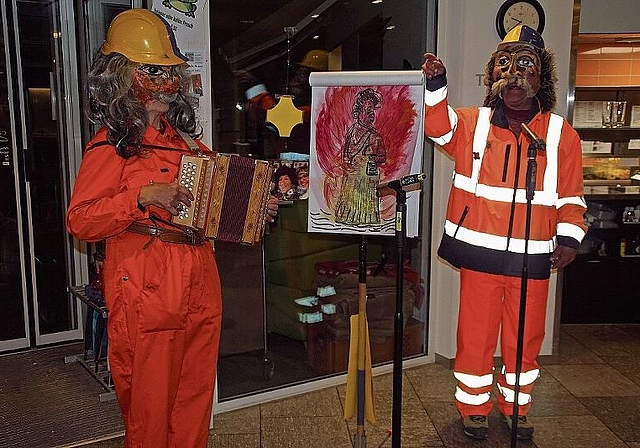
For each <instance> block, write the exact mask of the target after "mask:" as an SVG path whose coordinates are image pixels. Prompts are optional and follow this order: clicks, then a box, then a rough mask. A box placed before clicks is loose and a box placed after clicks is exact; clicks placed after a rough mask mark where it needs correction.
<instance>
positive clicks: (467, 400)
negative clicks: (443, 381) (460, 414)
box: [455, 387, 491, 406]
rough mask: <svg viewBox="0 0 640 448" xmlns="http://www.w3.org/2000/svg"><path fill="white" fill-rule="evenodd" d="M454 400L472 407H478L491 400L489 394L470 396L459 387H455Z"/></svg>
mask: <svg viewBox="0 0 640 448" xmlns="http://www.w3.org/2000/svg"><path fill="white" fill-rule="evenodd" d="M455 397H456V400H458V401H459V402H460V403H464V404H470V405H472V406H480V405H481V404H485V403H486V402H487V401H489V400H490V399H491V392H485V393H483V394H479V395H471V394H469V393H467V392H465V391H463V390H462V389H460V388H459V387H456V393H455Z"/></svg>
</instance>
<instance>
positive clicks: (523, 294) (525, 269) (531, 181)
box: [507, 123, 546, 448]
mask: <svg viewBox="0 0 640 448" xmlns="http://www.w3.org/2000/svg"><path fill="white" fill-rule="evenodd" d="M522 130H523V131H524V132H525V133H526V134H527V136H528V137H529V139H530V143H529V148H528V150H527V175H526V176H527V177H526V198H527V209H526V221H525V229H524V254H523V258H522V275H521V282H520V309H519V313H518V339H517V342H516V368H515V374H516V381H515V385H514V387H513V393H514V398H513V412H512V417H511V447H512V448H515V446H516V443H517V437H518V436H517V435H518V411H519V405H518V398H519V395H520V374H521V373H522V351H523V345H524V324H525V312H526V308H527V284H528V281H529V238H530V236H531V202H532V201H533V196H534V193H535V189H536V173H537V171H538V166H537V162H536V154H537V152H538V151H539V150H540V151H544V150H545V149H546V145H545V142H544V140H542V139H541V138H540V137H538V136H537V135H536V134H534V133H533V132H532V131H531V129H529V128H528V127H527V125H526V124H524V123H522ZM507 418H509V417H507Z"/></svg>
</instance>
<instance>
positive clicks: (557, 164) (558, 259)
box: [422, 25, 586, 439]
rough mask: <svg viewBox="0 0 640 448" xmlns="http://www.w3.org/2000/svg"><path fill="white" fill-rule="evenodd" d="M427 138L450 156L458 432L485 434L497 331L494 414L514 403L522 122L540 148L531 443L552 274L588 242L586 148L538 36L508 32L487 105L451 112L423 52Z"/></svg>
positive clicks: (527, 362) (505, 414)
mask: <svg viewBox="0 0 640 448" xmlns="http://www.w3.org/2000/svg"><path fill="white" fill-rule="evenodd" d="M422 70H423V71H424V73H425V76H426V78H427V84H426V91H425V106H426V113H425V132H426V134H427V135H428V136H429V137H431V139H432V140H433V141H434V142H436V143H438V144H439V145H441V146H442V148H443V149H444V150H445V151H446V152H447V154H449V155H450V156H451V157H452V158H454V160H455V172H454V178H453V185H452V187H451V193H450V196H449V204H448V208H447V217H446V223H445V228H444V234H443V236H442V241H441V243H440V247H439V249H438V254H439V255H440V256H441V257H442V258H443V259H445V260H447V261H448V262H449V263H451V264H452V265H454V266H456V267H458V268H460V311H459V315H458V333H457V345H458V346H457V352H456V360H455V366H454V375H455V377H456V379H457V380H458V387H457V388H456V393H455V399H456V407H457V408H458V411H459V412H460V415H461V416H462V421H463V427H464V432H465V434H466V435H467V436H469V437H471V438H475V439H484V438H486V437H487V433H488V419H487V416H488V415H489V412H490V411H491V408H492V401H491V392H492V386H493V370H494V361H493V356H494V353H495V350H496V346H497V341H498V334H500V335H501V336H500V345H501V354H502V361H503V363H504V365H503V366H502V369H501V372H500V375H499V377H498V380H497V386H498V391H499V394H498V399H497V402H498V408H499V410H500V414H501V416H502V419H503V420H504V421H505V422H506V423H507V425H509V426H511V416H512V410H513V403H514V400H515V390H514V386H515V365H516V362H515V361H516V360H515V358H516V356H515V355H516V345H517V344H516V342H517V333H518V315H519V306H520V294H521V292H520V283H521V274H522V272H523V259H524V248H525V247H527V246H525V239H524V237H525V234H526V232H525V227H526V226H525V224H526V195H525V186H526V184H527V182H526V179H525V178H526V174H525V173H526V169H527V164H528V147H529V144H530V137H528V136H527V135H526V133H525V132H521V126H522V124H523V123H524V124H525V125H527V126H528V127H529V129H530V130H531V131H533V133H535V134H536V135H537V136H539V137H541V138H542V139H544V140H545V141H546V151H542V150H538V151H536V152H537V154H536V157H537V165H538V169H537V176H536V178H535V195H534V198H533V202H532V210H531V234H530V239H529V244H528V250H527V253H528V279H529V280H528V283H527V301H526V313H525V316H526V321H525V325H524V340H523V357H522V372H521V374H520V381H519V384H520V386H521V388H520V392H519V394H518V398H517V400H518V405H519V407H518V427H517V437H518V438H521V439H529V438H531V437H532V435H533V425H532V424H531V422H530V421H529V420H528V419H527V414H528V412H529V409H530V407H531V392H532V389H533V384H534V382H535V380H536V379H537V378H538V376H539V372H540V370H539V365H538V363H537V360H536V359H537V356H538V354H539V352H540V348H541V346H542V340H543V338H544V332H545V316H546V305H547V292H548V286H549V276H550V271H551V269H560V268H564V267H565V266H567V265H568V264H569V263H571V262H572V261H573V259H574V258H575V256H576V250H577V248H578V246H579V245H580V242H581V241H582V239H583V238H584V236H585V232H586V226H585V224H584V220H583V217H582V215H583V213H584V211H585V209H586V204H585V202H584V198H583V186H582V149H581V145H580V138H579V136H578V134H577V133H576V131H575V130H574V129H573V128H572V127H571V125H569V123H567V122H566V121H565V120H564V119H563V118H562V117H560V116H559V115H556V114H553V113H552V112H551V111H552V110H553V109H554V107H555V102H556V93H555V82H556V76H555V63H554V57H553V53H552V52H551V51H550V50H548V49H547V48H545V45H544V41H543V39H542V36H541V35H540V34H538V33H537V32H536V31H535V30H533V29H531V28H529V27H528V26H526V25H518V26H516V27H515V28H513V29H512V30H511V31H510V32H509V33H508V34H507V35H506V36H505V38H504V40H503V41H502V42H501V43H500V44H499V45H498V48H497V49H496V51H495V53H494V54H493V55H492V56H491V59H490V60H489V63H488V64H487V68H486V73H485V85H486V87H487V94H486V97H485V100H484V107H468V108H459V109H455V110H454V109H453V108H451V107H450V106H449V104H448V101H447V78H446V71H445V67H444V65H443V63H442V61H441V60H440V59H438V58H437V57H436V56H435V55H433V54H430V53H427V54H425V62H424V64H423V65H422Z"/></svg>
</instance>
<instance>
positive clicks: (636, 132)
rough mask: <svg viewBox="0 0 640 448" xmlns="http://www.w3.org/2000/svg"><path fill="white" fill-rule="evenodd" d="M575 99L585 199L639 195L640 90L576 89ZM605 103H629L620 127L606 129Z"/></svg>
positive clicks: (638, 88) (637, 88)
mask: <svg viewBox="0 0 640 448" xmlns="http://www.w3.org/2000/svg"><path fill="white" fill-rule="evenodd" d="M575 98H576V101H575V108H574V127H575V128H576V131H577V132H578V134H579V135H580V138H581V139H582V154H583V173H584V180H585V196H587V197H590V196H592V195H597V196H599V197H600V196H615V197H625V196H627V195H640V87H627V88H612V87H607V88H594V87H577V88H576V96H575ZM605 101H625V102H626V108H625V113H624V114H623V115H622V121H621V123H620V124H621V125H620V126H618V127H603V125H602V110H603V106H602V105H603V102H605Z"/></svg>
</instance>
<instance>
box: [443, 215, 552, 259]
mask: <svg viewBox="0 0 640 448" xmlns="http://www.w3.org/2000/svg"><path fill="white" fill-rule="evenodd" d="M444 232H445V233H446V234H447V235H449V236H450V237H452V238H453V237H454V234H455V239H456V240H459V241H463V242H465V243H468V244H472V245H474V246H480V247H486V248H487V249H495V250H508V251H509V252H515V253H520V254H522V253H524V245H525V244H524V243H525V240H524V239H518V238H511V239H507V237H506V236H499V235H493V234H490V233H483V232H478V231H476V230H470V229H467V228H464V227H458V226H457V225H456V224H454V223H453V222H451V221H449V220H446V221H445V223H444ZM507 242H509V247H507ZM528 247H529V253H530V254H548V253H550V252H553V249H554V247H555V238H552V239H550V240H542V241H541V240H529V246H528Z"/></svg>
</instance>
